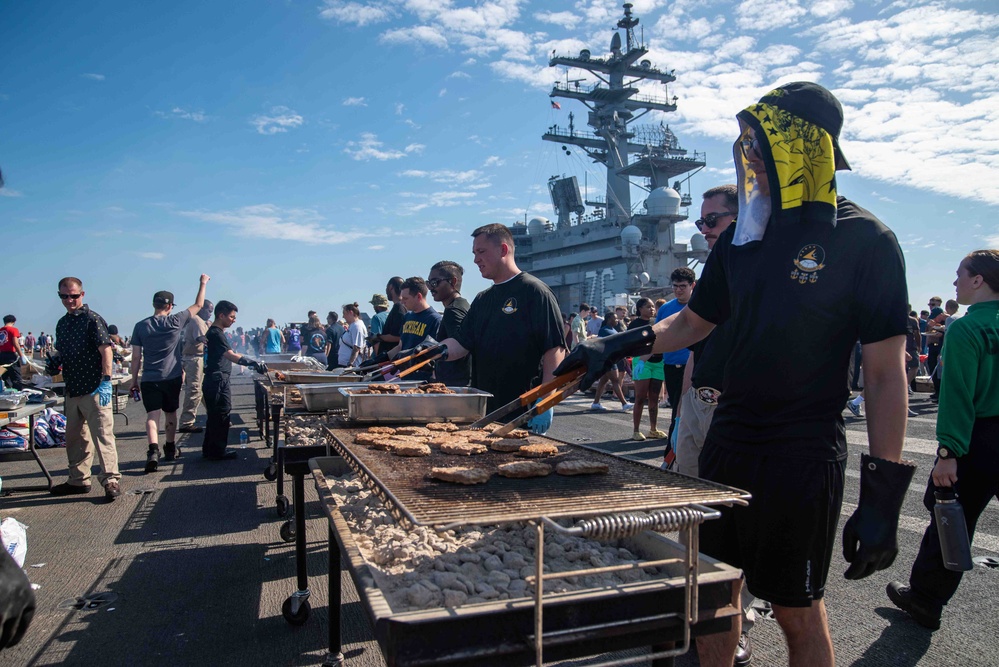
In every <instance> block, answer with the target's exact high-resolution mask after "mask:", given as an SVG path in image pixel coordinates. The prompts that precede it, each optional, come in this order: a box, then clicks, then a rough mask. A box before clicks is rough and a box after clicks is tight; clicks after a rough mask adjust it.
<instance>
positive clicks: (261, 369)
mask: <svg viewBox="0 0 999 667" xmlns="http://www.w3.org/2000/svg"><path fill="white" fill-rule="evenodd" d="M253 367H254V369H256V371H257V372H258V373H260V374H261V375H267V364H265V363H264V362H262V361H254V362H253Z"/></svg>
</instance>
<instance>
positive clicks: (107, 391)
mask: <svg viewBox="0 0 999 667" xmlns="http://www.w3.org/2000/svg"><path fill="white" fill-rule="evenodd" d="M94 394H97V396H98V400H99V401H100V402H101V407H103V406H105V405H111V383H110V382H109V381H108V380H102V381H101V383H100V384H99V385H97V389H94V393H93V394H91V396H93V395H94Z"/></svg>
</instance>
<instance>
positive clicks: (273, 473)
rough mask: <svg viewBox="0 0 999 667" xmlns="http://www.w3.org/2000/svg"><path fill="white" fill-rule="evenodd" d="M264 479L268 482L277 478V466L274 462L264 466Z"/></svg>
mask: <svg viewBox="0 0 999 667" xmlns="http://www.w3.org/2000/svg"><path fill="white" fill-rule="evenodd" d="M264 479H266V480H267V481H268V482H273V481H274V480H276V479H277V467H276V466H275V465H274V464H273V463H272V464H270V465H269V466H267V467H266V468H264Z"/></svg>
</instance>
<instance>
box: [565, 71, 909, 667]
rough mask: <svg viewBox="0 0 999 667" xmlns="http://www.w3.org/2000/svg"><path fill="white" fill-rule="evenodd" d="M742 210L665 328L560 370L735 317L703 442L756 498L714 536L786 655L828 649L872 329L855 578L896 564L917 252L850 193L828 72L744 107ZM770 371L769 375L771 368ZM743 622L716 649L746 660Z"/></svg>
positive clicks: (704, 535) (710, 644) (729, 514)
mask: <svg viewBox="0 0 999 667" xmlns="http://www.w3.org/2000/svg"><path fill="white" fill-rule="evenodd" d="M737 118H738V121H739V138H738V140H737V141H736V142H735V144H734V146H733V156H734V158H735V164H736V171H737V173H738V185H739V197H740V201H739V217H738V220H737V222H736V224H735V225H732V226H730V227H729V229H728V230H726V231H725V233H724V234H722V235H721V237H719V239H718V242H717V243H716V244H715V247H714V249H713V250H712V252H711V254H710V255H709V256H708V260H707V263H706V264H705V267H704V271H703V272H702V274H701V278H700V280H699V281H698V283H697V291H696V292H695V293H694V296H693V297H692V298H691V300H690V303H689V304H688V306H687V308H685V309H683V310H682V311H680V312H679V313H677V314H676V315H674V316H672V317H670V318H668V319H666V320H663V321H662V322H659V323H657V324H656V325H655V326H652V327H643V328H640V329H634V330H632V331H629V332H626V333H623V334H618V335H617V336H611V337H608V338H602V339H599V340H596V341H587V342H585V343H583V344H582V345H580V346H578V347H577V348H576V349H575V350H574V351H573V352H572V354H570V355H569V357H567V358H566V360H565V361H564V362H563V363H562V365H561V366H560V367H559V368H558V369H556V371H555V374H556V375H558V374H562V373H565V372H568V371H569V370H571V369H573V368H578V367H580V366H586V367H587V369H588V372H587V375H586V377H585V378H584V382H583V385H584V386H583V389H585V388H586V386H588V383H589V382H590V381H591V380H592V379H593V378H597V377H600V375H601V374H602V373H603V372H605V370H606V368H607V367H609V365H610V364H612V363H613V362H614V361H616V360H617V359H619V358H622V357H623V356H627V355H636V354H637V355H641V354H648V353H649V352H667V351H670V350H676V349H680V348H683V347H687V346H688V345H690V344H692V343H694V342H696V341H698V340H701V339H702V338H704V337H705V336H707V335H708V334H709V333H710V332H711V331H712V329H714V327H715V326H716V325H718V324H721V323H722V322H726V321H730V326H732V327H733V332H732V339H733V340H735V341H738V342H739V347H738V353H737V354H733V355H732V356H731V357H730V358H729V361H728V364H727V366H726V369H725V384H724V390H723V391H722V394H721V398H720V401H719V405H718V407H717V409H716V411H715V415H714V420H713V421H712V423H711V428H710V430H709V431H708V435H707V438H706V440H705V443H704V449H703V451H702V453H701V456H700V461H699V465H700V471H701V477H703V478H705V479H709V480H713V481H716V482H720V483H722V484H728V485H731V486H734V487H738V488H741V489H746V490H747V491H749V492H750V493H752V495H753V499H752V501H750V503H749V505H748V507H735V508H731V509H723V510H722V518H721V519H719V520H717V521H708V522H706V523H705V524H704V525H703V526H702V527H701V537H700V540H701V550H702V551H703V552H704V553H706V554H708V555H710V556H713V557H715V558H718V559H720V560H723V561H725V562H728V563H731V564H732V565H735V566H737V567H741V568H742V569H743V571H744V572H745V575H746V585H747V586H748V588H749V590H750V592H751V593H752V594H753V595H755V596H756V597H758V598H762V599H765V600H770V601H771V602H772V603H773V608H774V615H775V617H776V619H777V621H778V623H779V624H780V626H781V628H782V629H783V630H784V634H785V636H786V638H787V643H788V652H789V656H790V664H791V665H792V666H795V665H808V666H809V667H812V666H821V665H830V666H831V665H832V664H833V662H834V660H833V650H832V641H831V639H830V637H829V629H828V624H827V620H826V612H825V606H824V603H823V601H822V597H823V594H824V590H825V581H826V576H827V574H828V571H829V566H830V564H831V559H832V553H833V547H834V544H835V541H836V532H837V522H838V520H839V514H840V509H841V506H842V500H843V484H844V477H845V469H846V457H847V447H846V431H845V428H844V425H843V416H842V412H843V407H844V405H845V402H846V399H847V398H848V397H849V393H848V391H847V382H846V380H847V365H848V363H849V360H850V355H851V352H852V350H853V346H854V343H855V341H857V340H860V341H861V343H862V344H863V362H864V379H865V389H866V392H867V406H868V409H867V413H868V414H867V429H868V438H869V441H870V455H869V456H868V455H866V454H865V455H863V456H862V460H861V478H860V487H861V488H860V499H859V502H858V505H857V510H856V511H855V512H854V514H853V516H852V517H851V518H850V520H849V521H847V523H846V526H845V527H844V530H843V555H844V557H845V558H846V560H847V561H848V562H850V566H849V567H848V569H847V570H846V573H845V576H846V577H847V578H848V579H860V578H863V577H866V576H868V575H870V574H872V573H874V572H875V571H877V570H881V569H884V568H886V567H888V566H890V565H891V564H892V562H893V561H894V559H895V555H896V553H897V551H898V545H897V541H896V532H897V528H898V514H899V510H900V509H901V504H902V500H903V498H904V496H905V491H906V489H907V488H908V486H909V482H910V481H911V479H912V474H913V472H914V471H915V466H913V465H912V464H909V463H901V462H900V457H901V453H902V443H903V438H904V435H905V423H906V407H907V406H906V402H907V392H906V384H905V362H904V350H905V332H906V321H905V317H904V313H905V311H904V308H905V304H906V296H907V295H906V283H905V262H904V260H903V258H902V252H901V249H900V248H899V246H898V241H897V240H896V238H895V235H894V234H893V233H892V232H891V230H889V229H888V228H887V227H886V226H885V225H884V224H882V223H881V222H880V221H879V220H878V219H877V218H875V217H874V216H873V215H872V214H871V213H869V212H868V211H865V210H864V209H862V208H860V207H859V206H857V205H856V204H854V203H853V202H851V201H848V200H847V199H845V198H843V197H838V196H837V193H836V170H837V169H849V168H850V166H849V164H848V163H847V161H846V159H845V158H844V156H843V154H842V151H841V150H840V148H839V133H840V129H841V128H842V126H843V111H842V107H841V106H840V104H839V102H838V101H837V100H836V98H835V97H833V95H832V93H830V92H829V91H828V90H826V89H825V88H823V87H821V86H819V85H817V84H814V83H809V82H797V83H789V84H785V85H782V86H780V87H778V88H775V89H774V90H772V91H770V92H769V93H767V94H766V95H764V96H763V98H761V99H760V101H759V102H758V103H757V104H753V105H751V106H750V107H748V108H746V109H745V110H744V111H742V112H740V113H739V114H738V116H737ZM764 371H766V375H767V376H768V377H772V378H774V380H773V381H769V382H764V383H761V382H759V378H760V377H761V376H762V373H763V372H764ZM738 638H739V631H738V628H737V627H736V628H734V629H733V631H732V632H730V633H727V634H725V635H720V636H719V635H716V636H714V638H699V639H698V652H699V654H700V660H701V664H702V665H726V667H727V666H728V665H731V664H732V656H733V654H734V652H735V647H736V643H737V641H738Z"/></svg>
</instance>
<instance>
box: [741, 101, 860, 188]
mask: <svg viewBox="0 0 999 667" xmlns="http://www.w3.org/2000/svg"><path fill="white" fill-rule="evenodd" d="M760 103H761V104H769V105H771V106H775V107H777V108H778V109H784V110H785V111H787V112H789V113H792V114H794V115H795V116H797V117H798V118H801V119H803V120H807V121H808V122H809V123H812V124H813V125H818V126H819V127H821V128H822V129H823V130H825V131H826V132H828V133H829V135H830V136H831V137H832V142H833V150H834V151H835V153H836V169H838V170H839V169H845V170H847V171H852V170H851V169H850V163H849V162H847V161H846V156H844V155H843V150H842V149H841V148H840V147H839V133H840V130H842V129H843V107H842V105H840V103H839V100H837V99H836V97H835V96H834V95H833V94H832V93H830V92H829V91H828V90H826V89H825V88H823V87H822V86H820V85H819V84H817V83H812V82H811V81H795V82H793V83H785V84H784V85H782V86H778V87H776V88H774V89H773V90H771V91H770V92H769V93H767V94H766V95H764V96H763V97H761V98H760Z"/></svg>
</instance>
